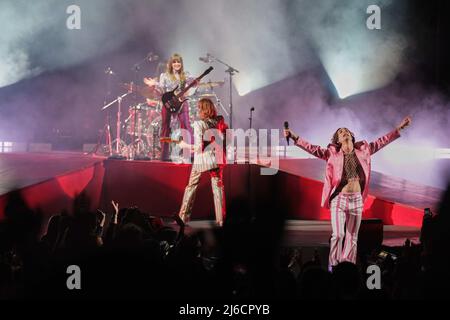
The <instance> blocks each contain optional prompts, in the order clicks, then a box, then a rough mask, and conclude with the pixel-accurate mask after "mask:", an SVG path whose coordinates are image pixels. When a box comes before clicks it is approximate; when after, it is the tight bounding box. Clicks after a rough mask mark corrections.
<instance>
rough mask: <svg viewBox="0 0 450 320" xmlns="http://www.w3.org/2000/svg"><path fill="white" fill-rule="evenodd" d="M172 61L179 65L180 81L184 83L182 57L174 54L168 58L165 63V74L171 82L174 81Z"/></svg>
mask: <svg viewBox="0 0 450 320" xmlns="http://www.w3.org/2000/svg"><path fill="white" fill-rule="evenodd" d="M174 61H179V62H180V63H181V69H180V81H186V75H185V73H184V63H183V57H182V56H181V55H180V54H178V53H174V54H173V55H172V56H171V57H170V58H169V61H167V68H166V72H167V73H168V74H169V77H170V79H171V80H172V81H175V80H176V78H175V74H174V72H173V66H172V64H173V62H174Z"/></svg>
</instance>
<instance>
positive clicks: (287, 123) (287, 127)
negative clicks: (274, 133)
mask: <svg viewBox="0 0 450 320" xmlns="http://www.w3.org/2000/svg"><path fill="white" fill-rule="evenodd" d="M284 129H285V130H289V122H287V121H285V122H284ZM289 137H290V135H289V136H287V137H286V143H287V145H289Z"/></svg>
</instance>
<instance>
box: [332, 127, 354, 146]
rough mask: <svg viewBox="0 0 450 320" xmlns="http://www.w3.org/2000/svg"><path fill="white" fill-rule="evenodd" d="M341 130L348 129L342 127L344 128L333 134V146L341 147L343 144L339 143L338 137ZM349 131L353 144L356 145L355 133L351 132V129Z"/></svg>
mask: <svg viewBox="0 0 450 320" xmlns="http://www.w3.org/2000/svg"><path fill="white" fill-rule="evenodd" d="M341 129H347V128H345V127H342V128H338V129H337V130H336V132H335V133H334V134H333V137H332V138H331V143H332V144H336V145H338V146H340V145H341V144H340V143H339V135H338V132H339V130H341ZM347 130H348V132H350V135H351V136H352V142H353V144H355V134H354V133H353V132H351V131H350V130H349V129H347Z"/></svg>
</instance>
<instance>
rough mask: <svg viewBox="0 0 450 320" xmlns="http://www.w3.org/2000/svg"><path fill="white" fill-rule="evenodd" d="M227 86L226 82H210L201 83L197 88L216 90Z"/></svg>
mask: <svg viewBox="0 0 450 320" xmlns="http://www.w3.org/2000/svg"><path fill="white" fill-rule="evenodd" d="M224 84H225V81H208V82H200V83H199V84H198V85H197V87H199V88H215V87H221V86H223V85H224Z"/></svg>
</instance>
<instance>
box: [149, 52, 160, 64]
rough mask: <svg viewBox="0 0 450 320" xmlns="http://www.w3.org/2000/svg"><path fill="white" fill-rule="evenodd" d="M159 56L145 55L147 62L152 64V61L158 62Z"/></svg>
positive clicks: (150, 53)
mask: <svg viewBox="0 0 450 320" xmlns="http://www.w3.org/2000/svg"><path fill="white" fill-rule="evenodd" d="M158 59H159V56H158V55H157V54H154V53H153V52H149V54H148V55H147V60H148V61H150V62H152V61H158Z"/></svg>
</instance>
